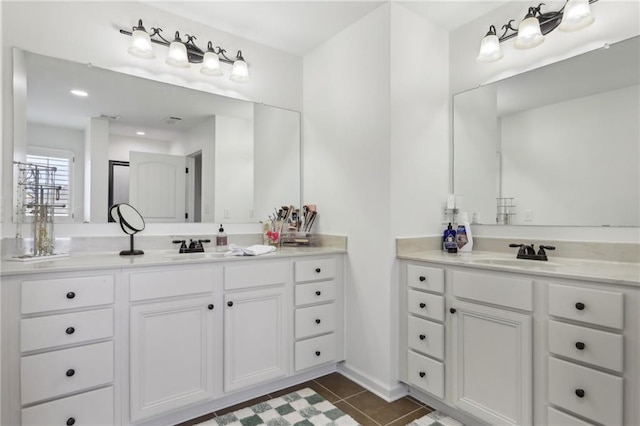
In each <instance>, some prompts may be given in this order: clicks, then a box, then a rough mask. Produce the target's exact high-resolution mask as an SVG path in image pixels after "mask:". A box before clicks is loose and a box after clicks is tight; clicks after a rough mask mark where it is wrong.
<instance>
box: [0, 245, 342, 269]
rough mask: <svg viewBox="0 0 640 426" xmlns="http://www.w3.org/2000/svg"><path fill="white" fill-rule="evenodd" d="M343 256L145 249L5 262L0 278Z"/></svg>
mask: <svg viewBox="0 0 640 426" xmlns="http://www.w3.org/2000/svg"><path fill="white" fill-rule="evenodd" d="M342 253H346V250H344V249H339V248H333V247H281V248H278V249H277V250H276V251H275V252H273V253H268V254H264V255H260V256H225V255H224V254H223V253H216V252H205V253H183V254H179V253H178V250H145V253H144V254H143V255H139V256H120V255H119V254H118V252H96V253H79V254H71V255H70V256H68V257H60V258H55V259H52V260H46V259H45V260H34V261H29V262H16V261H7V260H3V261H2V263H1V264H0V275H18V274H32V273H41V272H64V271H82V270H95V269H109V268H128V267H140V266H166V265H175V264H185V263H210V262H237V261H251V260H259V259H278V258H288V257H295V256H319V255H328V254H342Z"/></svg>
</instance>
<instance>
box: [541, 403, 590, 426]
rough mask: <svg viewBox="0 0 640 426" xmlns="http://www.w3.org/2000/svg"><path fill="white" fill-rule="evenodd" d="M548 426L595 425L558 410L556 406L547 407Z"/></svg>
mask: <svg viewBox="0 0 640 426" xmlns="http://www.w3.org/2000/svg"><path fill="white" fill-rule="evenodd" d="M547 425H548V426H593V424H591V423H587V422H583V421H582V420H580V419H577V418H575V417H573V416H571V415H569V414H566V413H563V412H562V411H558V410H556V409H555V408H551V407H547Z"/></svg>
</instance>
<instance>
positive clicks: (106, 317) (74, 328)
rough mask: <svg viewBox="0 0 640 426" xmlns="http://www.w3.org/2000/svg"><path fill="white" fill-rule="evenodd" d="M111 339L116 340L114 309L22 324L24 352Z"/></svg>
mask: <svg viewBox="0 0 640 426" xmlns="http://www.w3.org/2000/svg"><path fill="white" fill-rule="evenodd" d="M109 337H113V309H112V308H108V309H97V310H94V311H85V312H74V313H70V314H62V315H49V316H46V317H38V318H29V319H23V320H22V321H20V350H21V351H22V352H27V351H34V350H37V349H45V348H52V347H55V346H61V345H68V344H71V343H81V342H88V341H91V340H97V339H105V338H109Z"/></svg>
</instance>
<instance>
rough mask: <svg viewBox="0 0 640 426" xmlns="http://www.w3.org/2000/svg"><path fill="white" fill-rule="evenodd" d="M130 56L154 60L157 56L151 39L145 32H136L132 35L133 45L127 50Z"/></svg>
mask: <svg viewBox="0 0 640 426" xmlns="http://www.w3.org/2000/svg"><path fill="white" fill-rule="evenodd" d="M127 52H129V54H130V55H133V56H135V57H137V58H144V59H153V58H155V57H156V54H155V53H153V49H152V48H151V37H149V33H147V32H146V31H144V30H134V31H133V33H132V34H131V45H129V48H128V49H127Z"/></svg>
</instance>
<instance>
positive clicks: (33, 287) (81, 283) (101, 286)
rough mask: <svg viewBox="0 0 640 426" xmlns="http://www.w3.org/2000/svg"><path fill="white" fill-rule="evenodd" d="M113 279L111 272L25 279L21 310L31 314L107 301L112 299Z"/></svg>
mask: <svg viewBox="0 0 640 426" xmlns="http://www.w3.org/2000/svg"><path fill="white" fill-rule="evenodd" d="M114 282H115V278H114V277H113V275H99V276H94V277H74V278H60V279H53V280H35V281H24V282H23V283H22V286H21V312H22V313H23V314H33V313H38V312H47V311H56V310H60V309H72V308H84V307H87V306H99V305H108V304H110V303H113V298H114Z"/></svg>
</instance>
